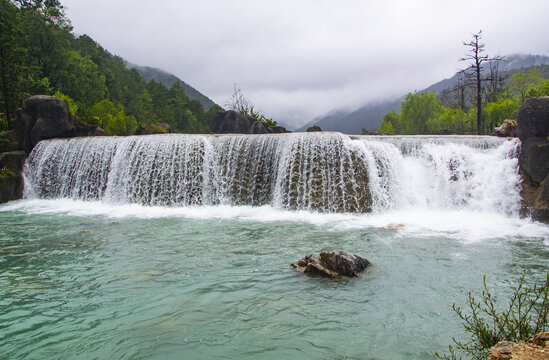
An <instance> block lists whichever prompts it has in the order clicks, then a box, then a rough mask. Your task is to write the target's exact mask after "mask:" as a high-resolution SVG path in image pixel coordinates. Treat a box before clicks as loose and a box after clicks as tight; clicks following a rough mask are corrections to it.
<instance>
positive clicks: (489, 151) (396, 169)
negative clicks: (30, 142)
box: [25, 133, 520, 215]
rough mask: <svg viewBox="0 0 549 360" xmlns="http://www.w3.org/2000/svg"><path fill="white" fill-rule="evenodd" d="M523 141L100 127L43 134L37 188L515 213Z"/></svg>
mask: <svg viewBox="0 0 549 360" xmlns="http://www.w3.org/2000/svg"><path fill="white" fill-rule="evenodd" d="M518 146H519V143H518V141H516V140H506V139H500V138H493V137H392V136H391V137H389V136H385V137H382V136H354V137H352V138H351V137H347V136H345V135H342V134H338V133H316V134H284V135H261V136H257V135H251V136H249V135H226V136H208V135H153V136H141V137H137V136H134V137H124V138H115V137H110V138H104V137H90V138H79V139H72V140H48V141H43V142H41V143H39V144H38V145H37V146H36V147H35V149H34V150H33V152H32V153H31V155H30V157H29V159H28V161H27V164H26V168H25V180H26V189H25V196H26V197H27V198H33V197H38V198H72V199H80V200H104V201H107V202H115V203H138V204H142V205H161V206H188V205H251V206H261V205H271V206H273V207H275V208H280V209H297V210H313V211H320V212H351V213H365V212H375V213H379V212H383V211H386V210H387V209H407V208H421V209H431V210H436V209H453V210H457V209H469V210H477V211H485V212H495V213H501V214H505V215H516V214H517V213H518V210H519V184H520V180H519V176H518V171H517V149H518Z"/></svg>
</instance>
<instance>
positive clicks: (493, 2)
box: [61, 0, 549, 127]
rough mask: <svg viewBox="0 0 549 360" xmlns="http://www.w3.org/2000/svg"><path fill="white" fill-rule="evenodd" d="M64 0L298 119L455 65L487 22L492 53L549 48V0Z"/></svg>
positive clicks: (117, 48)
mask: <svg viewBox="0 0 549 360" xmlns="http://www.w3.org/2000/svg"><path fill="white" fill-rule="evenodd" d="M61 1H62V4H63V5H65V6H66V8H67V9H66V13H67V15H68V17H69V18H70V19H71V21H72V24H73V26H74V32H75V34H88V35H89V36H91V37H92V38H93V39H94V40H96V41H97V42H99V43H100V44H101V45H102V46H103V47H104V48H105V49H107V50H108V51H110V52H111V53H113V54H116V55H119V56H121V57H123V58H125V59H126V60H128V61H129V62H131V63H135V64H140V65H146V66H152V67H157V68H161V69H163V70H166V71H168V72H170V73H173V74H174V75H176V76H178V77H179V78H181V79H182V80H184V81H185V82H187V83H189V84H190V85H192V86H193V87H195V88H196V89H198V90H199V91H201V92H202V93H204V94H205V95H207V96H208V97H210V98H211V99H212V100H214V101H215V102H216V103H218V104H220V105H222V106H223V105H224V104H225V103H226V102H227V101H228V100H229V99H230V96H231V93H232V92H233V87H234V85H235V84H236V85H237V86H238V87H239V88H240V89H241V90H242V92H243V94H244V95H245V96H246V97H247V98H248V99H249V100H251V101H252V102H253V103H254V104H255V105H256V108H258V109H261V110H262V111H263V112H264V113H265V114H267V115H268V116H272V117H273V118H274V119H275V120H279V121H280V120H282V121H284V122H285V123H286V124H289V125H291V126H292V127H298V126H300V125H302V124H304V123H306V122H307V121H309V120H311V119H312V118H314V117H315V116H318V115H321V114H324V113H326V112H328V111H330V110H334V109H338V108H346V109H353V108H357V107H359V106H361V105H363V104H365V103H367V102H371V101H378V100H385V99H391V98H396V97H398V96H400V95H403V94H404V93H407V92H409V91H412V90H414V89H416V90H419V89H423V88H425V87H427V86H429V85H430V84H432V83H434V82H437V81H439V80H441V79H443V78H448V77H451V76H452V75H453V74H454V73H455V72H456V71H458V70H460V69H461V68H464V67H466V64H465V63H463V62H461V63H460V62H459V58H460V57H462V56H464V55H466V52H467V51H468V49H467V48H466V47H464V46H463V41H466V42H469V41H470V40H471V38H472V36H471V34H472V33H475V32H478V31H479V30H480V29H482V31H483V39H482V41H483V42H484V43H485V44H486V53H487V54H488V55H497V54H500V55H505V54H511V53H524V54H542V55H549V41H547V39H546V34H547V30H548V27H547V14H549V1H547V0H523V1H516V0H462V1H441V0H377V1H371V0H345V1H341V0H339V1H336V0H331V1H328V0H298V1H297V0H277V1H266V0H265V1H264V0H236V1H223V0H215V1H214V0H204V1H196V0H193V1H190V0H158V1H144V0H116V1H112V0H93V1H92V0H61Z"/></svg>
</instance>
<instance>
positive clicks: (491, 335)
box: [436, 272, 549, 359]
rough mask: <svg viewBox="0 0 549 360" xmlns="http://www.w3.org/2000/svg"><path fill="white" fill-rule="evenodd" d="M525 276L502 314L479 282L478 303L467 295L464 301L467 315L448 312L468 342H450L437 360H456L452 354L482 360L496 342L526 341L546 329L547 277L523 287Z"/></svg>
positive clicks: (547, 307)
mask: <svg viewBox="0 0 549 360" xmlns="http://www.w3.org/2000/svg"><path fill="white" fill-rule="evenodd" d="M525 278H526V273H525V272H524V273H523V274H522V277H521V278H520V280H519V284H518V286H517V288H516V289H515V290H514V292H513V295H512V296H511V298H510V299H509V303H508V305H507V307H504V308H503V309H502V310H500V308H499V307H498V305H497V304H496V300H495V298H494V297H493V296H492V294H491V293H490V291H489V290H488V286H487V285H486V277H484V278H483V291H482V296H481V298H480V300H477V299H476V298H475V297H474V296H473V295H472V294H471V293H469V295H468V298H467V306H468V308H469V312H465V311H464V310H463V309H461V308H460V307H459V306H457V305H456V304H453V305H452V310H453V311H454V312H455V313H456V314H457V316H458V317H459V318H460V320H461V322H462V324H463V328H464V329H465V332H466V333H467V334H469V335H470V337H471V338H470V340H469V341H467V342H461V341H458V340H456V339H455V338H454V339H452V341H453V342H454V346H452V345H450V346H449V347H448V348H449V352H450V354H449V355H439V354H438V353H437V354H436V356H437V357H438V358H439V359H457V356H456V350H458V351H460V352H462V353H464V354H465V355H467V356H468V357H469V358H471V359H485V358H486V356H487V353H488V350H489V349H490V348H491V347H492V346H494V345H495V344H497V343H498V342H500V341H504V340H506V341H520V340H525V339H527V338H529V337H530V336H532V335H535V334H537V333H539V332H543V331H545V330H546V329H547V327H548V312H549V273H547V275H546V280H545V283H543V284H541V285H533V286H530V287H529V286H527V285H526V284H525Z"/></svg>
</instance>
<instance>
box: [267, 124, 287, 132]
mask: <svg viewBox="0 0 549 360" xmlns="http://www.w3.org/2000/svg"><path fill="white" fill-rule="evenodd" d="M267 131H268V132H269V133H271V134H282V133H289V132H291V131H288V130H286V128H285V127H284V126H280V125H275V126H268V127H267Z"/></svg>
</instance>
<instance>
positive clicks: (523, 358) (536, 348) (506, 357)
mask: <svg viewBox="0 0 549 360" xmlns="http://www.w3.org/2000/svg"><path fill="white" fill-rule="evenodd" d="M487 359H488V360H511V359H513V360H549V333H539V334H537V335H535V336H533V337H531V338H530V339H528V340H526V341H521V342H516V343H515V342H510V341H500V342H499V343H497V344H496V345H495V346H494V347H492V348H491V349H490V352H489V354H488V358H487Z"/></svg>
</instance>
